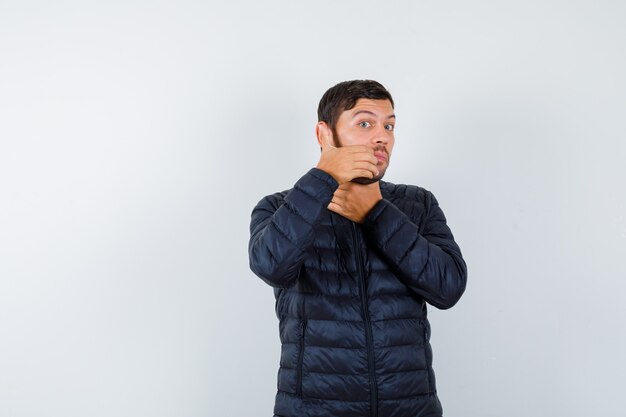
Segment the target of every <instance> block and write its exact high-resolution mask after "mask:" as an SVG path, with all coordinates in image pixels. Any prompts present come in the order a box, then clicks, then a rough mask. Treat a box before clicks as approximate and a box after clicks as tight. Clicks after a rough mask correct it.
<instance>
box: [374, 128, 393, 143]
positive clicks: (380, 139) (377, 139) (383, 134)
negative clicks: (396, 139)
mask: <svg viewBox="0 0 626 417" xmlns="http://www.w3.org/2000/svg"><path fill="white" fill-rule="evenodd" d="M392 138H393V131H392V130H387V129H385V126H384V125H379V126H378V127H377V128H376V130H375V132H374V136H373V137H372V142H373V143H375V144H379V143H380V144H383V145H386V144H388V143H389V141H391V139H392Z"/></svg>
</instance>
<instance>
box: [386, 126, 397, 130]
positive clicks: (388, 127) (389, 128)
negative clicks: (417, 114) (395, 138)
mask: <svg viewBox="0 0 626 417" xmlns="http://www.w3.org/2000/svg"><path fill="white" fill-rule="evenodd" d="M385 129H387V130H389V131H393V129H395V126H394V125H385Z"/></svg>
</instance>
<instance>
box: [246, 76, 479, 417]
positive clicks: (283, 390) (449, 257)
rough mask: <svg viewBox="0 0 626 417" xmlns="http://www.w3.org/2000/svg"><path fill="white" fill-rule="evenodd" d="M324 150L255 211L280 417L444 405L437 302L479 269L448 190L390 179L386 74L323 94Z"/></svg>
mask: <svg viewBox="0 0 626 417" xmlns="http://www.w3.org/2000/svg"><path fill="white" fill-rule="evenodd" d="M318 119H319V122H318V124H317V126H316V135H317V140H318V142H319V144H320V147H321V156H320V159H319V162H318V164H317V166H316V167H315V168H312V169H311V170H310V171H309V172H307V173H306V174H305V175H304V176H303V177H302V178H300V179H299V180H298V181H297V182H296V184H295V185H294V186H293V188H292V189H290V190H288V191H285V192H282V193H276V194H272V195H269V196H267V197H265V198H264V199H262V200H261V201H260V202H259V204H258V205H257V206H256V207H255V208H254V210H253V212H252V221H251V226H250V233H251V237H250V242H249V255H250V268H251V269H252V271H253V272H254V273H255V274H256V275H258V276H259V277H260V278H261V279H263V280H264V281H265V282H266V283H268V284H269V285H271V286H272V287H274V295H275V297H276V314H277V316H278V319H279V334H280V340H281V343H282V350H281V359H280V367H279V370H278V392H277V394H276V402H275V407H274V416H275V417H305V416H306V417H314V416H315V417H357V416H358V417H377V416H380V417H426V416H428V417H435V416H441V415H442V410H441V404H440V403H439V400H438V398H437V391H436V388H435V377H434V373H433V370H432V352H431V347H430V343H429V339H430V325H429V323H428V320H427V318H426V303H429V304H431V305H433V306H435V307H437V308H440V309H446V308H450V307H452V306H453V305H454V304H456V302H457V301H458V300H459V298H460V297H461V295H462V294H463V292H464V290H465V284H466V280H467V269H466V266H465V262H464V261H463V258H462V256H461V251H460V249H459V247H458V245H457V244H456V243H455V241H454V238H453V236H452V233H451V232H450V229H449V228H448V226H447V225H446V218H445V217H444V214H443V212H442V211H441V209H440V208H439V205H438V203H437V200H436V199H435V197H434V196H433V194H432V193H430V192H429V191H427V190H425V189H423V188H420V187H417V186H412V185H396V184H391V183H388V182H383V181H381V178H382V177H383V175H384V174H385V171H386V169H387V167H388V166H389V158H390V156H391V152H392V150H393V145H394V140H395V138H394V125H395V120H396V117H395V115H394V103H393V99H392V97H391V95H390V94H389V92H388V91H387V90H386V89H385V88H384V87H383V86H382V85H380V84H379V83H377V82H375V81H369V80H365V81H361V80H357V81H346V82H342V83H339V84H337V85H336V86H334V87H332V88H330V89H329V90H328V91H327V92H326V93H325V94H324V96H323V97H322V99H321V101H320V104H319V108H318Z"/></svg>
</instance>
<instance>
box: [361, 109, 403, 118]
mask: <svg viewBox="0 0 626 417" xmlns="http://www.w3.org/2000/svg"><path fill="white" fill-rule="evenodd" d="M361 113H366V114H369V115H372V116H374V117H375V116H376V114H375V113H374V112H371V111H369V110H359V111H357V112H356V113H354V114H353V115H352V118H353V119H354V118H355V117H356V116H357V115H359V114H361ZM395 118H396V115H395V114H390V115H389V116H387V119H395Z"/></svg>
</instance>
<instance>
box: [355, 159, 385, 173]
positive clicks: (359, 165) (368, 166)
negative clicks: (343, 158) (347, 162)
mask: <svg viewBox="0 0 626 417" xmlns="http://www.w3.org/2000/svg"><path fill="white" fill-rule="evenodd" d="M354 168H355V169H360V170H367V171H369V172H371V173H372V174H373V175H378V174H379V173H380V171H379V170H378V167H377V166H376V165H374V164H372V163H370V162H356V163H355V164H354Z"/></svg>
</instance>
